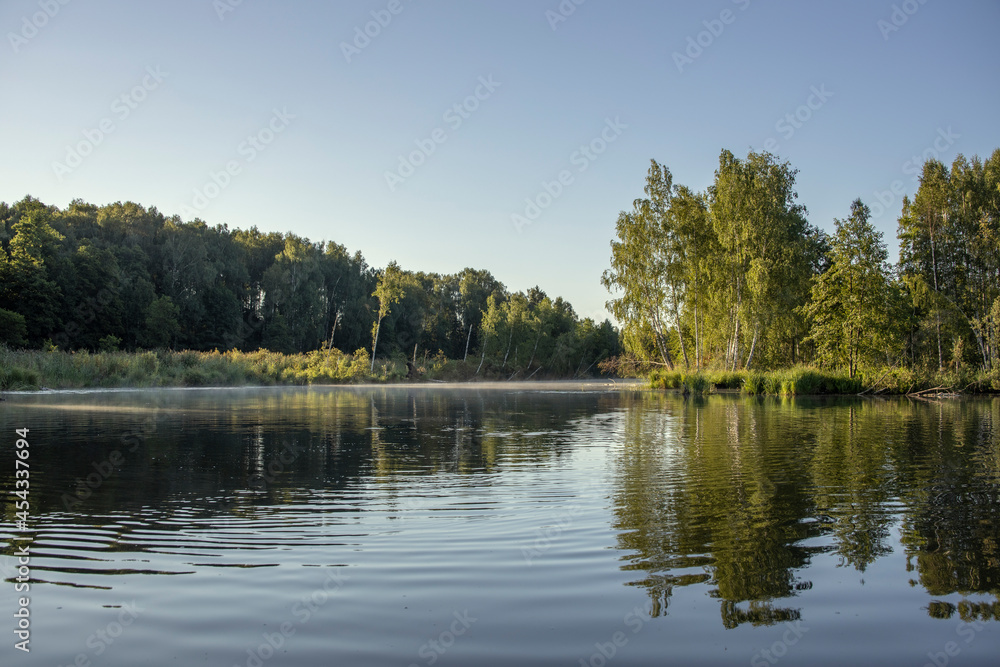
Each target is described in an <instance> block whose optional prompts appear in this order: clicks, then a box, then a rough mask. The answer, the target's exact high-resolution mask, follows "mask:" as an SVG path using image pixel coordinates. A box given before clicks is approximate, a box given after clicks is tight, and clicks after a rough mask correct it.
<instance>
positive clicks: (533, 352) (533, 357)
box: [526, 331, 542, 368]
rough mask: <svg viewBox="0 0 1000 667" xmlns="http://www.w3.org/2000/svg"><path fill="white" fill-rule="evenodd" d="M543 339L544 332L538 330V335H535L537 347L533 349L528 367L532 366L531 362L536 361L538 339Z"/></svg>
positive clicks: (536, 345)
mask: <svg viewBox="0 0 1000 667" xmlns="http://www.w3.org/2000/svg"><path fill="white" fill-rule="evenodd" d="M541 339H542V332H541V331H539V332H538V336H536V337H535V349H534V350H532V351H531V359H529V360H528V365H527V366H526V368H531V364H533V363H535V353H536V352H538V341H540V340H541Z"/></svg>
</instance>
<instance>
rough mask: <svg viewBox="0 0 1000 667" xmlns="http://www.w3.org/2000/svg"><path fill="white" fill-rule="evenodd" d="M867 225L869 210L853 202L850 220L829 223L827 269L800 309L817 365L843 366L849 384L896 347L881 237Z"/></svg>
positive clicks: (893, 296)
mask: <svg viewBox="0 0 1000 667" xmlns="http://www.w3.org/2000/svg"><path fill="white" fill-rule="evenodd" d="M870 219H871V210H870V209H869V208H868V207H867V206H865V205H864V203H862V201H861V200H860V199H857V200H855V201H854V202H853V203H852V204H851V215H850V217H848V218H847V219H846V220H834V224H835V226H836V232H835V234H834V236H833V239H832V240H831V246H832V250H831V252H830V263H831V265H830V268H829V270H828V271H826V272H825V273H823V274H822V275H820V276H819V277H817V278H816V279H815V280H814V282H813V286H812V301H810V302H809V304H807V305H806V306H805V307H804V309H803V310H804V312H805V314H806V315H807V316H808V318H809V321H810V323H811V328H810V333H809V338H810V339H811V340H812V341H814V342H815V344H816V347H817V350H818V352H819V358H820V361H821V362H822V363H824V364H826V365H829V366H833V367H838V366H840V365H841V364H843V363H844V362H846V364H847V368H848V372H849V374H850V376H851V377H852V378H853V377H854V376H855V375H856V374H857V371H858V368H859V365H862V364H865V363H874V362H876V361H877V360H883V361H884V360H885V359H886V357H887V356H888V355H889V354H891V353H892V352H893V351H895V350H897V349H898V347H899V337H900V336H899V331H898V326H897V323H898V322H899V320H900V317H899V314H898V307H899V304H900V297H899V293H898V290H896V289H895V288H894V285H893V284H892V272H891V268H890V266H889V263H888V251H887V250H886V246H885V243H884V242H883V240H882V234H881V232H878V231H876V229H875V227H874V226H873V225H872V224H871V221H870Z"/></svg>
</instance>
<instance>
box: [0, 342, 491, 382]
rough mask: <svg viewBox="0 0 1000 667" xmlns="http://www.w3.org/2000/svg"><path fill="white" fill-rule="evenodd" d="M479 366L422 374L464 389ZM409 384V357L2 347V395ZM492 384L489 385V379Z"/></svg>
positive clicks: (449, 363) (434, 366) (453, 364)
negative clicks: (462, 384) (457, 383)
mask: <svg viewBox="0 0 1000 667" xmlns="http://www.w3.org/2000/svg"><path fill="white" fill-rule="evenodd" d="M475 371H476V365H475V364H472V363H471V362H469V363H465V362H462V361H456V360H451V359H445V358H444V357H438V358H433V359H429V360H427V362H426V364H424V365H422V366H420V367H419V368H417V369H416V373H417V375H418V376H419V377H421V378H423V379H431V380H448V381H461V380H469V379H472V378H474V377H475ZM407 377H408V368H407V364H406V360H405V359H403V358H402V357H401V356H399V357H394V358H391V359H377V360H376V361H375V368H374V371H372V370H371V358H370V357H369V356H368V351H367V350H358V351H357V352H355V353H354V354H345V353H343V352H340V351H339V350H331V351H330V352H329V353H327V352H326V351H316V352H310V353H307V354H293V355H286V354H281V353H278V352H269V351H267V350H260V351H256V352H238V351H230V352H190V351H185V352H172V351H164V350H158V351H150V352H134V353H130V352H102V353H89V352H62V351H51V352H42V351H34V350H27V351H25V350H10V349H7V348H5V347H3V346H0V390H5V391H18V390H21V391H30V390H36V389H41V388H43V387H45V388H49V389H83V388H90V387H104V388H111V387H214V386H226V387H228V386H244V385H307V384H348V383H360V382H393V381H401V380H405V379H406V378H407ZM484 379H489V378H484Z"/></svg>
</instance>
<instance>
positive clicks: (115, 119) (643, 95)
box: [0, 0, 1000, 320]
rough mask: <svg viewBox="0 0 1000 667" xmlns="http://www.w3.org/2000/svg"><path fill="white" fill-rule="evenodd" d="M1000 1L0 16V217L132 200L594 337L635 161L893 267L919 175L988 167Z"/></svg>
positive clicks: (5, 7) (742, 1)
mask: <svg viewBox="0 0 1000 667" xmlns="http://www.w3.org/2000/svg"><path fill="white" fill-rule="evenodd" d="M998 28H1000V2H998V0H953V1H950V2H945V1H944V0H906V1H902V2H901V1H898V0H897V1H896V2H890V1H882V0H864V1H861V0H838V1H837V2H830V1H826V2H815V1H807V2H803V1H802V0H798V1H797V2H791V1H787V2H782V1H772V2H764V1H763V0H712V1H710V2H704V1H702V2H687V1H685V2H652V1H638V0H633V1H630V0H614V1H612V0H561V1H560V0H537V1H531V0H505V1H503V2H499V1H495V2H486V1H483V2H471V1H465V2H459V1H457V0H456V1H443V0H442V1H438V2H434V1H432V0H344V1H338V2H318V1H304V0H303V1H294V0H292V1H286V2H276V1H270V2H269V1H266V0H171V1H170V2H166V1H161V2H151V1H144V2H135V1H131V2H124V1H117V2H116V1H111V0H2V1H0V34H2V36H3V40H2V43H0V90H2V91H3V96H2V103H0V201H5V202H7V203H13V202H15V201H18V200H20V199H22V198H23V197H25V196H26V195H31V196H33V197H36V198H38V199H40V200H42V201H43V202H45V203H46V204H54V205H57V206H59V207H65V206H67V205H68V204H69V203H70V202H71V201H72V200H74V199H82V200H84V201H86V202H89V203H93V204H98V205H104V204H108V203H113V202H116V201H134V202H137V203H139V204H142V205H144V206H155V207H156V208H157V209H159V210H160V211H161V212H162V213H164V214H166V215H175V214H176V215H179V216H181V218H182V219H184V220H185V221H189V220H192V219H194V218H195V217H198V218H201V219H203V220H204V221H206V222H207V223H208V224H210V225H216V224H226V225H228V226H229V227H230V228H244V229H245V228H249V227H251V226H256V227H258V228H259V229H261V230H263V231H278V232H288V231H291V232H294V233H295V234H298V235H300V236H304V237H307V238H309V239H310V240H312V241H332V242H336V243H339V244H342V245H344V246H346V247H347V248H348V250H349V251H351V252H354V251H357V250H360V251H361V252H362V254H363V255H364V256H365V258H366V259H367V261H368V262H369V264H371V265H372V266H375V267H383V266H385V265H386V264H387V263H388V262H390V261H392V260H396V261H398V262H399V264H400V265H401V266H402V267H404V268H406V269H411V270H415V271H428V272H437V273H453V272H457V271H460V270H461V269H462V268H464V267H467V266H469V267H473V268H481V269H488V270H489V271H491V272H492V273H493V274H494V275H495V276H496V277H497V278H498V279H499V280H501V281H502V282H503V283H504V284H505V285H506V286H507V287H508V289H510V290H513V291H516V290H526V289H528V288H530V287H532V286H535V285H538V286H540V287H541V288H542V289H543V290H544V291H545V292H546V293H548V294H549V295H550V296H552V297H553V298H554V297H555V296H562V297H564V298H566V299H568V300H569V301H570V302H571V303H572V304H573V306H574V307H575V309H576V311H577V312H578V313H579V314H580V315H581V316H584V317H593V318H595V319H598V320H600V319H603V318H605V317H606V316H607V312H606V310H605V307H604V303H605V301H606V300H607V299H608V298H609V295H608V293H607V292H606V290H605V289H604V288H603V287H602V286H601V284H600V277H601V273H602V272H603V271H604V270H605V269H606V268H607V267H608V265H609V257H610V242H611V240H612V239H613V237H614V230H615V221H616V219H617V217H618V214H619V212H620V211H622V210H626V209H629V208H631V206H632V202H633V200H634V199H636V198H637V197H641V196H643V192H642V187H643V184H644V179H645V175H646V171H647V170H648V168H649V161H650V160H651V159H655V160H657V161H658V162H660V163H662V164H665V165H666V166H667V167H669V169H670V170H671V172H672V173H673V176H674V182H675V183H680V184H684V185H687V186H689V187H691V188H694V189H696V190H704V189H706V188H707V187H708V186H709V185H710V184H711V183H712V181H713V179H714V172H715V169H716V167H717V166H718V160H719V154H720V152H721V151H722V150H723V149H727V150H730V151H732V152H733V153H734V154H736V155H737V156H738V157H745V156H746V155H747V153H748V152H749V151H751V150H754V151H763V150H768V151H770V152H772V153H774V154H776V155H777V156H778V157H779V159H780V160H782V161H788V162H789V163H790V164H791V166H792V167H793V168H795V169H797V170H798V171H799V173H798V177H797V181H796V185H797V191H798V194H799V199H798V202H799V203H801V204H803V205H805V206H806V208H807V209H808V217H809V220H810V222H811V223H812V224H814V225H816V226H818V227H820V228H822V229H825V230H828V231H830V230H832V229H833V220H834V218H846V217H847V215H848V214H849V210H850V204H851V202H852V201H853V200H854V199H855V198H858V197H861V198H862V200H863V201H865V203H867V204H868V205H869V206H870V207H871V208H872V213H873V220H874V222H875V224H876V226H877V228H878V229H879V230H880V231H882V232H883V234H884V235H885V240H886V243H887V244H888V246H889V249H890V258H895V257H896V251H897V245H896V241H895V232H896V218H897V217H898V214H899V209H900V202H901V200H902V196H903V195H904V194H909V195H911V196H912V194H913V193H914V192H915V191H916V189H917V186H918V184H919V183H918V178H917V177H918V174H919V165H920V164H921V163H922V162H923V161H924V160H925V159H926V158H929V157H936V158H937V159H940V160H942V161H943V162H945V163H946V164H949V165H950V164H951V162H952V160H953V159H954V158H955V156H956V155H958V154H964V155H965V156H966V157H971V156H973V155H979V156H980V157H987V156H988V155H989V154H990V153H992V151H993V150H994V149H996V148H998V147H1000V123H998V122H997V121H998V119H1000V84H998V74H1000V39H998V34H997V33H998Z"/></svg>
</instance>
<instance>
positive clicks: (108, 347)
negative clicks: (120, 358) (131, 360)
mask: <svg viewBox="0 0 1000 667" xmlns="http://www.w3.org/2000/svg"><path fill="white" fill-rule="evenodd" d="M97 343H98V344H97V349H99V350H100V351H101V352H115V351H117V350H120V349H121V346H122V339H121V338H119V337H118V336H115V335H114V334H108V335H107V336H105V337H104V338H102V339H100V340H99V341H97Z"/></svg>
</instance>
